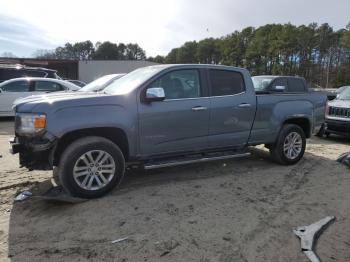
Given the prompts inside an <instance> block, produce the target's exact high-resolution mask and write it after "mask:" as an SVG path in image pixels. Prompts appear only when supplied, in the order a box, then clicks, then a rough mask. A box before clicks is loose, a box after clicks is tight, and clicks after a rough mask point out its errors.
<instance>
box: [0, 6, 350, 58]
mask: <svg viewBox="0 0 350 262" xmlns="http://www.w3.org/2000/svg"><path fill="white" fill-rule="evenodd" d="M349 11H350V0H333V1H330V0H99V1H88V0H58V1H53V0H51V1H50V0H49V1H47V0H46V1H44V0H0V54H2V53H4V52H12V53H13V54H15V55H16V56H18V57H30V56H32V55H33V53H34V52H35V51H36V50H38V49H54V48H55V47H57V46H62V45H64V44H65V43H66V42H71V43H74V42H79V41H85V40H91V41H92V42H93V43H96V42H97V41H101V42H103V41H111V42H114V43H121V42H122V43H138V44H139V45H140V46H141V47H142V48H143V49H144V50H145V51H146V54H147V56H156V55H166V54H167V53H168V52H169V51H170V50H171V49H172V48H175V47H179V46H181V45H182V44H183V43H184V42H186V41H193V40H201V39H204V38H207V37H221V36H224V35H227V34H230V33H232V32H234V31H235V30H242V29H243V28H245V27H247V26H254V27H258V26H261V25H265V24H268V23H289V22H290V23H292V24H295V25H301V24H309V23H312V22H317V23H319V24H321V23H329V24H330V25H331V26H333V28H334V29H335V30H338V29H340V28H345V26H346V25H347V24H348V23H349V22H350V12H349Z"/></svg>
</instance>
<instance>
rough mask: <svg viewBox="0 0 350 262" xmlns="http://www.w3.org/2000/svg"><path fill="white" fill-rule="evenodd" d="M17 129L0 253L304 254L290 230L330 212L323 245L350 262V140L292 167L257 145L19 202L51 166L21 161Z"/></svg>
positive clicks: (87, 256)
mask: <svg viewBox="0 0 350 262" xmlns="http://www.w3.org/2000/svg"><path fill="white" fill-rule="evenodd" d="M12 130H13V122H11V121H10V120H9V119H7V120H1V121H0V155H2V157H1V158H0V261H102V260H104V261H201V262H209V261H223V262H226V261H307V260H306V258H305V257H304V255H303V254H302V252H301V251H300V241H299V239H297V237H296V236H294V235H293V233H292V229H293V228H294V227H296V226H301V225H308V224H311V223H313V222H315V221H318V220H319V219H321V218H324V217H325V216H327V215H335V216H336V217H337V220H336V221H335V222H334V223H333V224H332V225H331V226H330V227H329V228H328V229H327V230H326V231H325V232H324V233H323V234H322V235H321V237H320V239H319V241H318V244H317V247H316V251H317V253H318V255H319V256H320V257H321V259H323V261H350V221H349V217H350V208H349V207H350V204H349V199H350V169H349V168H347V167H345V166H344V165H341V164H339V163H337V162H336V161H335V159H336V158H337V157H338V156H339V155H340V154H341V153H344V152H347V151H350V149H349V145H350V140H346V139H344V138H336V137H333V138H329V139H319V138H315V137H313V138H312V139H310V140H309V141H308V146H307V152H306V155H305V157H304V159H303V160H302V161H300V162H299V163H298V164H297V165H295V166H288V167H285V166H280V165H277V164H275V163H273V162H271V160H270V159H269V154H268V152H267V151H266V150H265V149H264V148H262V147H259V148H257V149H254V150H253V151H252V153H253V154H252V156H251V157H248V158H245V159H236V160H229V161H228V160H226V161H218V162H215V163H214V162H212V163H205V164H200V165H188V166H183V167H177V168H167V169H160V170H156V171H152V172H151V171H148V172H127V174H126V178H125V179H124V181H123V183H122V184H121V186H120V188H119V189H116V190H114V191H113V192H111V193H110V194H108V195H107V196H105V197H103V198H100V199H96V200H90V201H87V202H84V203H80V204H74V205H73V204H58V203H52V202H46V201H43V200H38V199H36V198H35V197H33V198H31V199H28V200H26V201H24V202H20V203H18V202H17V203H13V198H14V196H15V195H16V193H17V192H19V191H21V190H24V189H30V190H31V191H32V192H33V193H34V194H40V193H42V192H44V191H45V190H47V189H48V188H49V187H50V185H51V181H50V178H51V172H37V171H32V172H28V171H27V170H25V169H21V168H19V167H18V156H17V155H15V156H12V155H10V154H9V153H8V145H7V140H8V138H10V137H11V135H13V134H12V133H13V131H12ZM124 237H128V239H127V240H125V241H122V242H119V243H115V244H112V243H111V241H112V240H115V239H119V238H124Z"/></svg>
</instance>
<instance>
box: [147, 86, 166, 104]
mask: <svg viewBox="0 0 350 262" xmlns="http://www.w3.org/2000/svg"><path fill="white" fill-rule="evenodd" d="M164 99H165V93H164V89H163V88H162V87H151V88H148V89H147V90H146V101H148V102H155V101H163V100H164Z"/></svg>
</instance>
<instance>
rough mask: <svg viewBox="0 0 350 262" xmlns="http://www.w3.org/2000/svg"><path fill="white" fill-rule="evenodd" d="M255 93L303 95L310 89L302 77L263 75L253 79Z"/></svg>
mask: <svg viewBox="0 0 350 262" xmlns="http://www.w3.org/2000/svg"><path fill="white" fill-rule="evenodd" d="M252 80H253V84H254V88H255V91H257V92H259V93H269V92H270V91H271V90H272V92H287V93H300V92H301V93H303V92H307V91H308V88H307V85H306V81H305V79H304V78H302V77H295V76H272V75H261V76H254V77H252Z"/></svg>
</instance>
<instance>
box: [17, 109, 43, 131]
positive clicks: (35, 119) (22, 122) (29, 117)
mask: <svg viewBox="0 0 350 262" xmlns="http://www.w3.org/2000/svg"><path fill="white" fill-rule="evenodd" d="M45 126H46V115H44V114H21V113H17V114H16V131H17V132H18V133H21V134H28V135H34V134H36V133H39V132H40V131H42V130H43V129H44V128H45Z"/></svg>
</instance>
